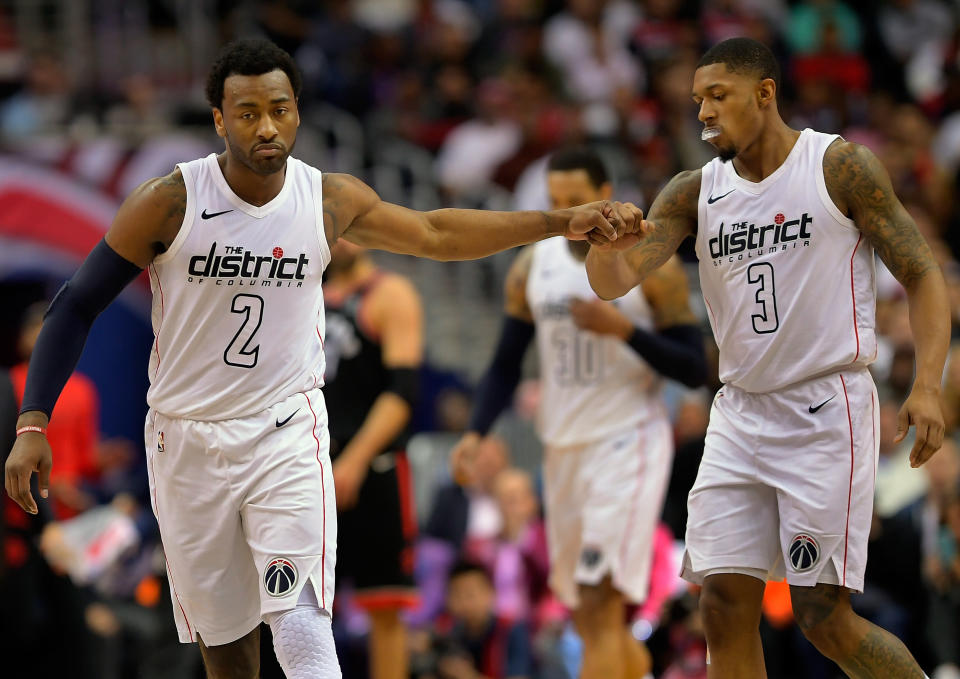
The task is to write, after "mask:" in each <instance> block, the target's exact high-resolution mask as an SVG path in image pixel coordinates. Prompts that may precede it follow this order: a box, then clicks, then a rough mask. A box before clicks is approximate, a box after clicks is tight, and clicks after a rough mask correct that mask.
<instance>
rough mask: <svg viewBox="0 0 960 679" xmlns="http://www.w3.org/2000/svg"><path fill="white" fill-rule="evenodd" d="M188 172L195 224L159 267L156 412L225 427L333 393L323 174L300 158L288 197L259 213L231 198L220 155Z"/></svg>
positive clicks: (189, 212) (154, 275) (188, 219)
mask: <svg viewBox="0 0 960 679" xmlns="http://www.w3.org/2000/svg"><path fill="white" fill-rule="evenodd" d="M177 167H179V168H180V171H181V172H182V173H183V181H184V183H185V184H186V188H187V207H186V213H185V215H184V218H183V225H182V226H181V227H180V232H179V233H178V234H177V237H176V239H175V240H174V241H173V243H172V244H171V245H170V249H169V250H167V251H166V252H165V253H163V254H162V255H160V256H159V257H157V258H156V259H155V260H154V261H153V264H151V265H150V267H149V274H150V284H151V287H152V288H153V332H154V335H155V337H156V339H155V342H154V346H153V351H151V353H150V390H149V391H148V392H147V402H148V403H149V404H150V407H151V408H153V409H154V410H157V411H159V412H160V413H163V414H164V415H166V416H168V417H177V418H184V419H191V420H224V419H229V418H235V417H244V416H247V415H251V414H253V413H256V412H259V411H261V410H264V409H265V408H268V407H270V406H271V405H273V404H275V403H278V402H280V401H282V400H283V399H284V398H286V397H288V396H290V395H291V394H295V393H298V392H304V391H307V390H309V389H312V388H314V387H316V386H320V385H322V384H323V370H324V359H323V334H324V314H323V293H322V291H321V287H320V285H321V275H322V274H323V270H324V268H325V267H326V266H327V263H328V262H329V261H330V249H329V247H328V246H327V241H326V237H325V235H324V230H323V195H322V184H321V176H320V172H319V171H318V170H315V169H314V168H312V167H310V166H308V165H306V164H304V163H302V162H300V161H299V160H296V159H294V158H289V159H288V160H287V168H286V176H285V178H284V183H283V188H282V189H281V190H280V193H278V194H277V196H276V197H275V198H274V199H273V200H271V201H270V202H269V203H267V204H265V205H262V206H260V207H256V206H254V205H250V204H249V203H246V202H245V201H243V200H241V199H240V198H239V197H238V196H237V195H236V194H235V193H234V192H233V191H232V190H231V189H230V187H229V185H228V184H227V181H226V179H224V177H223V173H222V172H221V170H220V166H219V164H218V163H217V156H216V154H213V153H212V154H210V155H209V156H207V157H206V158H201V159H198V160H194V161H192V162H189V163H181V164H180V165H178V166H177Z"/></svg>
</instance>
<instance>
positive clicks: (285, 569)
mask: <svg viewBox="0 0 960 679" xmlns="http://www.w3.org/2000/svg"><path fill="white" fill-rule="evenodd" d="M296 586H297V567H296V566H294V565H293V562H292V561H290V560H289V559H284V558H283V557H280V556H275V557H273V558H272V559H270V561H269V562H268V563H267V567H266V568H265V569H264V571H263V587H264V589H266V590H267V594H269V595H270V596H275V597H281V596H285V595H287V594H289V593H290V592H292V591H293V588H294V587H296Z"/></svg>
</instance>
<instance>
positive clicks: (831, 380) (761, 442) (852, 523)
mask: <svg viewBox="0 0 960 679" xmlns="http://www.w3.org/2000/svg"><path fill="white" fill-rule="evenodd" d="M878 432H879V419H878V414H877V392H876V387H875V386H874V383H873V378H872V377H871V376H870V373H869V371H867V370H853V371H844V372H838V373H833V374H830V375H826V376H824V377H819V378H815V379H812V380H808V381H806V382H802V383H800V384H797V385H793V386H791V387H788V388H786V389H782V390H779V391H776V392H771V393H767V394H752V393H748V392H745V391H743V390H742V389H738V388H736V387H731V386H724V387H723V388H722V389H721V390H720V391H719V392H718V393H717V396H716V398H715V399H714V401H713V408H712V410H711V413H710V426H709V428H708V430H707V438H706V444H705V447H704V453H703V461H702V462H701V463H700V471H699V473H698V474H697V480H696V483H694V485H693V489H692V490H691V491H690V496H689V499H688V503H687V504H688V510H689V513H688V519H687V537H686V553H685V554H684V558H683V570H682V573H681V574H682V575H683V577H684V578H686V579H687V580H690V581H691V582H695V583H701V582H702V581H703V579H704V578H705V577H706V576H707V575H710V574H712V573H744V574H747V575H753V576H754V577H759V578H764V577H767V578H770V579H777V580H778V579H781V578H783V577H784V576H786V579H787V582H788V583H790V584H791V585H800V586H813V585H816V584H817V583H826V584H832V585H841V586H843V587H847V588H849V589H852V590H855V591H861V590H862V589H863V574H864V570H865V569H866V564H867V538H868V536H869V533H870V523H871V519H872V511H873V486H874V477H875V475H876V463H877V453H878V436H879V434H878Z"/></svg>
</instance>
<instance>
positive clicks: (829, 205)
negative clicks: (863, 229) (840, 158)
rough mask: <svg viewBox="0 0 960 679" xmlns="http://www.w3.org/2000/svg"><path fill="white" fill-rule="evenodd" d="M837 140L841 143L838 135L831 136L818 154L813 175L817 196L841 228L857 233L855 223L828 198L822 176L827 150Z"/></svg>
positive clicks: (824, 180) (825, 181) (825, 183)
mask: <svg viewBox="0 0 960 679" xmlns="http://www.w3.org/2000/svg"><path fill="white" fill-rule="evenodd" d="M837 139H840V140H841V141H843V140H844V139H843V137H841V136H840V135H839V134H834V135H832V136H831V137H830V138H829V139H828V140H827V141H826V145H825V146H824V147H823V152H822V153H821V154H820V162H819V168H818V170H817V172H815V173H814V174H815V175H816V178H817V194H818V195H819V196H820V202H821V203H822V204H823V207H824V209H826V211H827V212H829V213H830V215H831V216H832V217H833V218H834V219H835V220H836V221H837V224H839V225H840V226H842V227H845V228H847V229H853V230H854V231H859V230H860V229H859V228H857V225H856V223H855V222H854V221H853V220H852V219H850V218H849V217H847V216H846V215H845V214H843V213H842V212H840V208H838V207H837V204H836V203H834V202H833V198H831V197H830V192H829V191H827V179H826V177H824V174H823V163H824V160H825V159H826V157H827V150H828V149H829V148H830V146H831V145H833V142H834V141H836V140H837Z"/></svg>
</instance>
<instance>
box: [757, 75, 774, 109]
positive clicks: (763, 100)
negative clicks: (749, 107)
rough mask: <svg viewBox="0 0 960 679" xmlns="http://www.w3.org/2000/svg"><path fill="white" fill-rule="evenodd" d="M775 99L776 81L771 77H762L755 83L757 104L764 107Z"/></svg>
mask: <svg viewBox="0 0 960 679" xmlns="http://www.w3.org/2000/svg"><path fill="white" fill-rule="evenodd" d="M776 100H777V83H776V82H775V81H774V79H773V78H764V79H763V80H761V81H760V83H759V84H758V85H757V104H758V105H759V106H760V108H766V107H767V106H769V105H770V104H772V103H774V102H775V101H776Z"/></svg>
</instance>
